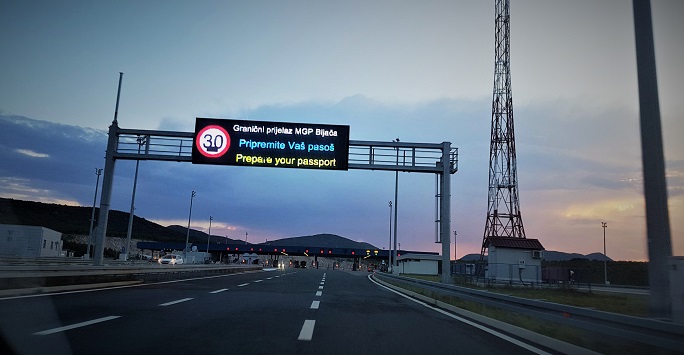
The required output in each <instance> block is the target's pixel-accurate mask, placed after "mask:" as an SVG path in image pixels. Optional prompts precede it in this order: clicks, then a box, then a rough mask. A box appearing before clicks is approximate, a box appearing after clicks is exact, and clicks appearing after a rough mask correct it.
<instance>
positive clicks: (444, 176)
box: [94, 118, 458, 282]
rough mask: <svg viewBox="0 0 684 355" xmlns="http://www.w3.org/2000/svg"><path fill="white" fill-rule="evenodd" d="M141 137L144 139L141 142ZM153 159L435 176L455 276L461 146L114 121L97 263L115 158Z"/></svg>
mask: <svg viewBox="0 0 684 355" xmlns="http://www.w3.org/2000/svg"><path fill="white" fill-rule="evenodd" d="M143 138H144V139H143ZM119 159H123V160H156V161H176V162H192V163H195V164H219V165H237V166H260V167H274V168H281V167H282V168H300V169H321V170H347V169H362V170H386V171H403V172H419V173H432V174H436V175H438V176H439V177H440V179H439V190H440V191H439V192H438V196H439V227H440V228H439V230H440V233H439V234H440V240H441V243H442V282H448V280H449V279H450V246H449V243H450V238H449V236H450V233H451V232H450V229H451V221H450V214H451V203H450V200H451V179H450V176H451V174H454V173H456V171H457V170H458V150H457V149H456V148H451V143H450V142H442V143H408V142H377V141H354V140H349V126H340V125H323V124H305V123H284V122H265V121H246V120H225V119H213V118H197V120H196V123H195V132H172V131H156V130H136V129H122V128H119V125H118V121H117V120H116V119H115V120H114V121H113V122H112V125H111V126H109V139H108V142H107V154H106V156H105V167H104V173H103V175H104V176H103V179H102V194H101V198H100V213H99V218H98V228H97V235H96V241H95V252H94V264H95V265H98V266H100V265H102V264H103V260H104V245H105V236H106V234H107V222H108V216H109V208H110V201H111V195H112V185H113V180H114V167H115V162H116V160H119Z"/></svg>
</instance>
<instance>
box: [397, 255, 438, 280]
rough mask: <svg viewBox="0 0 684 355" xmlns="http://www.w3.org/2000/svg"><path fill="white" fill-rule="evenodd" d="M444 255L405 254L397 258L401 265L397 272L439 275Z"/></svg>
mask: <svg viewBox="0 0 684 355" xmlns="http://www.w3.org/2000/svg"><path fill="white" fill-rule="evenodd" d="M441 260H442V257H441V256H439V255H431V254H404V255H402V256H400V257H398V258H397V261H398V262H399V266H398V267H397V268H396V270H395V273H400V274H416V275H438V274H439V262H440V261H441Z"/></svg>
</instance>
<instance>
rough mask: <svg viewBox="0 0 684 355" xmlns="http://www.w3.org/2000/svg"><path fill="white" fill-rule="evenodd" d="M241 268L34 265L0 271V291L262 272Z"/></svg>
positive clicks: (253, 267)
mask: <svg viewBox="0 0 684 355" xmlns="http://www.w3.org/2000/svg"><path fill="white" fill-rule="evenodd" d="M129 263H130V262H129ZM261 269H262V268H261V266H256V267H255V266H251V265H250V266H240V265H204V264H200V265H155V264H150V265H144V264H137V265H130V264H129V265H125V264H121V265H111V266H84V265H59V266H57V265H34V266H17V265H14V266H2V267H0V290H12V289H17V290H20V289H28V288H35V287H51V286H64V285H77V284H83V285H85V284H93V283H100V282H113V281H132V280H139V281H143V282H148V281H159V280H170V279H174V278H179V277H201V276H213V275H222V274H231V273H237V272H243V271H254V270H261Z"/></svg>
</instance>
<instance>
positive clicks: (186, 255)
mask: <svg viewBox="0 0 684 355" xmlns="http://www.w3.org/2000/svg"><path fill="white" fill-rule="evenodd" d="M196 194H197V193H196V192H195V191H193V192H192V194H191V195H190V213H189V214H188V230H187V234H186V235H185V249H183V259H184V260H183V261H184V262H187V261H188V242H189V241H190V219H191V218H192V199H194V198H195V195H196Z"/></svg>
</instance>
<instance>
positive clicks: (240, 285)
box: [237, 282, 249, 287]
mask: <svg viewBox="0 0 684 355" xmlns="http://www.w3.org/2000/svg"><path fill="white" fill-rule="evenodd" d="M247 285H249V282H248V283H245V284H239V285H237V287H242V286H247Z"/></svg>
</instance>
